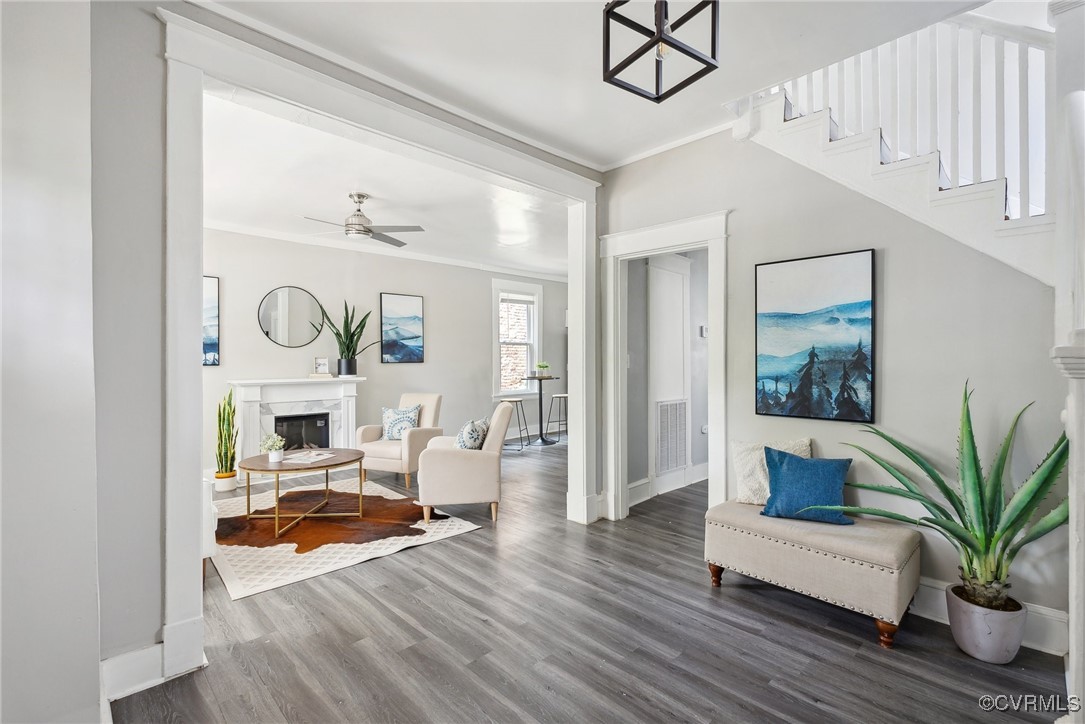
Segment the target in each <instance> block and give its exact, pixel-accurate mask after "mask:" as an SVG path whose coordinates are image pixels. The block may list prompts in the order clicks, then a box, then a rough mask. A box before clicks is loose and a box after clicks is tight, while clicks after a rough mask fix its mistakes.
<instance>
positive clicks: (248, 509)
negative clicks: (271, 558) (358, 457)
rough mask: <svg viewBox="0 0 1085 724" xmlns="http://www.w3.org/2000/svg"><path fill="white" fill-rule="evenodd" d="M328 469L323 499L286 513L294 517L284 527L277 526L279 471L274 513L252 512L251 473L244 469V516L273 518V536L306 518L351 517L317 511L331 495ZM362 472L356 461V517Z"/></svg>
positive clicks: (359, 511) (359, 504) (343, 514)
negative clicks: (299, 511)
mask: <svg viewBox="0 0 1085 724" xmlns="http://www.w3.org/2000/svg"><path fill="white" fill-rule="evenodd" d="M328 473H329V470H327V469H325V470H324V500H322V501H320V502H319V503H317V504H316V505H314V506H313V507H312V508H310V509H309V510H307V511H305V512H304V513H301V514H297V513H288V514H287V515H290V516H293V517H294V519H293V520H292V521H290V522H289V523H287V524H286V526H285V527H283V528H280V527H279V517H280V513H279V473H275V512H274V513H253V512H252V473H250V472H249V471H248V470H246V471H245V517H246V518H274V519H275V537H276V538H278V537H279V536H281V535H282V534H283V533H285V532H287V531H288V530H290V529H291V528H293V527H294V526H295V525H297V524H298V523H300V522H301V521H303V520H305V519H306V518H353V517H354V513H318V512H317V511H318V510H320V509H321V508H323V507H324V506H325V505H327V504H328V500H329V499H330V497H331V487H330V485H331V483H330V480H329V477H328ZM363 473H364V471H363V470H362V463H361V461H359V462H358V517H359V518H361V517H362V485H363V482H362V480H363Z"/></svg>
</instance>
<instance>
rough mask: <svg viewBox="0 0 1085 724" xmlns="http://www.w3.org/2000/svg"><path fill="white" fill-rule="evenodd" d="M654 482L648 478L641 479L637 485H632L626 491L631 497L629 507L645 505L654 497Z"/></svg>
mask: <svg viewBox="0 0 1085 724" xmlns="http://www.w3.org/2000/svg"><path fill="white" fill-rule="evenodd" d="M651 483H652V481H651V480H649V479H648V478H641V479H640V480H638V481H637V482H635V483H630V484H629V485H628V486H627V487H626V490H627V491H628V495H629V505H630V506H634V505H636V504H638V503H643V502H644V501H646V500H648V498H650V497H652V485H651Z"/></svg>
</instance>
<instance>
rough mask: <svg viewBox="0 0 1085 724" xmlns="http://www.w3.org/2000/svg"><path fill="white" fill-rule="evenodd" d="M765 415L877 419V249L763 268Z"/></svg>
mask: <svg viewBox="0 0 1085 724" xmlns="http://www.w3.org/2000/svg"><path fill="white" fill-rule="evenodd" d="M754 295H755V307H756V310H757V340H756V343H757V380H756V384H757V389H756V392H755V401H756V403H755V404H756V412H757V414H758V415H782V416H785V417H807V418H816V419H821V420H845V421H848V422H867V423H872V422H874V344H875V340H874V250H873V249H866V250H864V251H853V252H847V253H843V254H828V255H825V256H815V257H808V258H805V259H791V260H788V261H778V262H771V263H767V264H758V265H757V266H756V271H755V292H754Z"/></svg>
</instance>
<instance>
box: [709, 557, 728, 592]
mask: <svg viewBox="0 0 1085 724" xmlns="http://www.w3.org/2000/svg"><path fill="white" fill-rule="evenodd" d="M724 570H726V569H725V568H724V567H723V566H717V565H716V564H715V563H709V564H708V572H709V573H710V574H711V575H712V587H713V588H719V587H720V576H722V575H723V572H724Z"/></svg>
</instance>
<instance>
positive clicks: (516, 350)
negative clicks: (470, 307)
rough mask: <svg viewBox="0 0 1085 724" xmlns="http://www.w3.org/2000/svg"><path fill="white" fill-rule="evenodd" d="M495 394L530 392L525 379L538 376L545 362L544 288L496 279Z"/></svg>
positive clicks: (494, 284)
mask: <svg viewBox="0 0 1085 724" xmlns="http://www.w3.org/2000/svg"><path fill="white" fill-rule="evenodd" d="M493 290H494V297H493V299H494V394H495V395H512V394H519V393H523V392H527V391H529V390H530V386H529V384H530V383H528V382H524V381H523V378H524V377H527V376H528V375H533V374H535V363H536V362H539V361H540V360H541V357H540V354H541V352H540V350H539V342H540V339H541V334H540V329H539V328H540V326H541V325H540V319H541V316H540V315H541V309H542V287H541V286H539V285H537V284H524V283H522V282H511V281H508V280H504V279H494V283H493Z"/></svg>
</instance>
